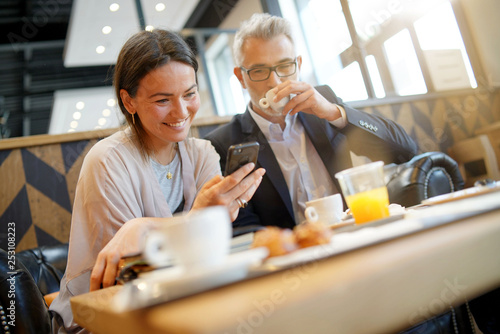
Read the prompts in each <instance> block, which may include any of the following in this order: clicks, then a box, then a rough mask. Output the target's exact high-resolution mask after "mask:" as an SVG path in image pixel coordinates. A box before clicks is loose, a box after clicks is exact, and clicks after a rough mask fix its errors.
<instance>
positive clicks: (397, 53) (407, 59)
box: [384, 29, 427, 96]
mask: <svg viewBox="0 0 500 334" xmlns="http://www.w3.org/2000/svg"><path fill="white" fill-rule="evenodd" d="M384 50H385V53H386V56H387V60H388V65H389V70H390V72H391V76H392V80H393V81H394V87H395V89H396V93H397V94H398V95H401V96H405V95H416V94H425V93H427V86H426V85H425V81H424V77H423V75H422V70H421V69H420V64H419V62H418V58H417V54H416V52H415V48H414V47H413V44H412V41H411V37H410V32H409V31H408V29H404V30H401V31H400V32H398V33H397V34H396V35H394V36H392V37H391V38H389V39H388V40H387V41H385V42H384Z"/></svg>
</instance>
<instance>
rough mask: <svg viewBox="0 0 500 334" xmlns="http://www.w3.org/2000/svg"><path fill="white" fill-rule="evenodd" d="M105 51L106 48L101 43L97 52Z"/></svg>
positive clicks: (96, 49)
mask: <svg viewBox="0 0 500 334" xmlns="http://www.w3.org/2000/svg"><path fill="white" fill-rule="evenodd" d="M104 51H106V48H105V47H104V46H102V45H99V46H98V47H96V48H95V52H97V53H98V54H101V53H104Z"/></svg>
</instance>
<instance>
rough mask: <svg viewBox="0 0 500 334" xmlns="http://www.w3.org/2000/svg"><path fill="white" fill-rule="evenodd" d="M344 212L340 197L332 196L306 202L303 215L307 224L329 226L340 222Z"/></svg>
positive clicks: (337, 195)
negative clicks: (321, 223)
mask: <svg viewBox="0 0 500 334" xmlns="http://www.w3.org/2000/svg"><path fill="white" fill-rule="evenodd" d="M343 212H344V203H343V202H342V195H340V194H334V195H330V196H326V197H322V198H318V199H315V200H312V201H308V202H306V211H305V212H304V215H305V217H306V219H307V221H308V222H310V223H315V222H318V221H319V222H323V223H325V224H328V225H331V224H335V223H338V222H340V220H341V219H342V213H343Z"/></svg>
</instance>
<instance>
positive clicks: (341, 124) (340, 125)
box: [330, 104, 347, 129]
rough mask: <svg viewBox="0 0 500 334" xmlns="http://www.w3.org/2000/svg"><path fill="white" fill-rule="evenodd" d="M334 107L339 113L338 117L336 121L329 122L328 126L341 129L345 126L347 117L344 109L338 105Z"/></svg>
mask: <svg viewBox="0 0 500 334" xmlns="http://www.w3.org/2000/svg"><path fill="white" fill-rule="evenodd" d="M335 106H336V107H337V108H338V110H339V111H340V117H339V118H337V119H336V120H333V121H330V124H331V125H333V126H335V127H336V128H339V129H342V128H344V127H345V126H346V125H347V115H346V113H345V109H344V107H342V106H340V105H338V104H335Z"/></svg>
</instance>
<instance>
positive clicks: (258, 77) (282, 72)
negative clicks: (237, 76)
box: [240, 58, 297, 81]
mask: <svg viewBox="0 0 500 334" xmlns="http://www.w3.org/2000/svg"><path fill="white" fill-rule="evenodd" d="M240 68H241V70H243V71H245V72H246V73H247V74H248V77H249V78H250V80H252V81H264V80H267V79H269V76H270V75H271V72H273V71H274V72H276V74H277V75H278V76H279V77H280V78H282V77H289V76H290V75H292V74H295V72H297V58H295V60H294V61H291V62H288V63H283V64H279V65H276V66H270V67H264V66H262V67H255V68H251V69H246V68H244V67H243V66H240Z"/></svg>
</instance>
